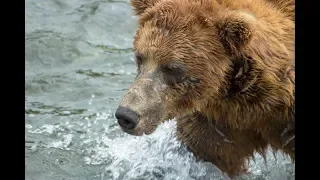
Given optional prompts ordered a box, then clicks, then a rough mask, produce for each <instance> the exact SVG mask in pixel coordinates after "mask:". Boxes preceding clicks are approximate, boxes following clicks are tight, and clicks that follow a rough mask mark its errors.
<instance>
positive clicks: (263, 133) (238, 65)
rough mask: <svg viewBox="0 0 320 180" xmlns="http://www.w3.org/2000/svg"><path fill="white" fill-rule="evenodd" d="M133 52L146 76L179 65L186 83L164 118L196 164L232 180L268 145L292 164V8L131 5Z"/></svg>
mask: <svg viewBox="0 0 320 180" xmlns="http://www.w3.org/2000/svg"><path fill="white" fill-rule="evenodd" d="M131 3H132V5H133V7H134V8H135V12H136V14H137V15H139V29H138V31H137V34H136V36H135V41H134V47H135V50H136V51H137V52H139V53H141V54H143V55H144V59H143V61H145V62H144V63H145V66H146V67H147V68H149V69H156V68H157V67H159V66H160V65H162V64H166V63H169V62H171V61H179V62H182V63H184V64H185V65H186V66H187V69H188V70H187V74H186V76H187V77H193V78H197V79H199V80H200V83H188V82H187V83H180V84H175V85H173V86H172V87H171V89H170V91H168V93H167V94H166V96H167V97H166V99H167V102H166V103H167V106H166V111H167V112H166V114H167V116H166V117H168V115H170V116H171V117H176V119H177V130H178V131H177V135H178V137H179V138H180V139H181V141H183V142H184V143H185V144H186V145H187V146H188V147H189V148H190V150H192V151H193V152H194V153H195V154H196V155H197V156H198V157H201V158H203V159H205V160H208V161H210V162H212V163H213V164H215V165H216V166H217V167H219V168H220V169H221V170H222V171H224V172H226V173H228V175H229V176H230V177H233V176H235V175H239V174H241V173H242V172H244V171H245V168H246V167H245V164H246V160H248V159H249V158H250V157H252V156H253V153H254V152H260V153H261V154H263V155H264V154H265V153H264V151H265V149H266V147H267V145H271V147H272V148H273V149H275V150H282V151H283V152H284V153H286V154H288V155H289V156H290V157H291V158H292V159H293V160H294V158H295V155H294V146H295V145H294V140H292V141H289V143H285V142H288V139H290V138H291V137H294V135H295V131H294V130H295V117H294V109H295V105H294V103H295V98H294V89H295V83H294V82H295V80H294V79H295V78H294V77H295V76H294V59H295V57H294V31H295V27H294V26H295V25H294V0H282V1H281V0H131Z"/></svg>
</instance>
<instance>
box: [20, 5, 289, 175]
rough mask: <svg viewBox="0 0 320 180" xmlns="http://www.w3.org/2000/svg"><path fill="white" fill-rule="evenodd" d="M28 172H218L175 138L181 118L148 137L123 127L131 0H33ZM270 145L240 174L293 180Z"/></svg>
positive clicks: (130, 65) (131, 72)
mask: <svg viewBox="0 0 320 180" xmlns="http://www.w3.org/2000/svg"><path fill="white" fill-rule="evenodd" d="M25 5H26V11H25V23H26V29H25V47H26V48H25V65H26V70H25V75H26V77H25V81H26V82H25V94H26V95H25V130H26V131H25V136H26V138H25V143H26V145H25V160H26V162H25V164H26V167H25V169H26V171H25V176H26V179H27V180H109V179H111V180H121V179H125V180H139V179H141V180H144V179H159V180H160V179H163V180H177V179H180V180H191V179H195V180H198V179H199V180H209V179H212V180H219V179H225V176H224V175H223V173H221V172H220V171H219V170H218V169H217V168H215V166H213V165H212V164H210V163H204V162H201V161H200V162H199V161H196V159H195V157H194V156H193V155H192V154H191V153H190V152H188V151H187V150H186V149H185V147H184V146H183V145H181V144H180V143H179V142H178V141H177V140H176V138H175V121H173V120H171V121H168V122H166V123H164V124H161V125H160V126H159V127H158V129H157V130H156V132H155V133H153V134H152V135H149V136H143V137H134V136H130V135H127V134H124V133H123V132H122V131H121V130H120V128H119V126H118V124H117V123H116V119H115V117H114V111H115V110H116V108H117V106H118V103H119V101H120V100H121V98H122V96H123V95H124V93H125V91H126V89H127V88H128V87H129V85H130V84H131V83H132V82H133V80H134V78H135V75H136V72H135V64H134V57H133V52H132V42H133V36H134V33H135V30H136V28H137V25H136V20H137V18H136V17H135V16H134V15H133V12H132V8H131V6H130V4H129V0H118V1H117V0H100V1H98V0H67V1H63V0H41V1H39V0H26V1H25ZM294 168H295V167H294V165H292V164H291V162H290V160H289V159H288V158H287V157H284V156H282V155H281V154H277V155H276V158H275V157H274V156H273V155H272V153H271V152H270V153H269V155H268V156H267V166H266V165H265V163H264V161H263V158H262V157H261V156H259V155H257V156H256V161H255V162H254V161H251V162H250V169H249V172H250V174H249V175H248V176H243V177H240V178H239V179H253V180H258V179H259V180H267V179H268V180H278V179H279V180H287V179H288V180H289V179H290V180H291V179H294V175H295V174H294Z"/></svg>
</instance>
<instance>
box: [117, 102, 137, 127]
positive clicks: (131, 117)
mask: <svg viewBox="0 0 320 180" xmlns="http://www.w3.org/2000/svg"><path fill="white" fill-rule="evenodd" d="M115 116H116V118H117V119H118V123H119V125H120V126H121V127H122V128H123V129H127V130H132V129H134V128H135V127H136V126H137V124H138V118H139V117H138V115H137V113H135V112H134V111H133V110H131V109H129V108H126V107H122V106H119V108H118V109H117V111H116V113H115Z"/></svg>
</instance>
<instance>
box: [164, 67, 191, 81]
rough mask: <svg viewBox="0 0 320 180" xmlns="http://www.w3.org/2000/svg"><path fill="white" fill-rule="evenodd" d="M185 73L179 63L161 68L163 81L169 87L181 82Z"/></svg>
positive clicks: (184, 69)
mask: <svg viewBox="0 0 320 180" xmlns="http://www.w3.org/2000/svg"><path fill="white" fill-rule="evenodd" d="M185 71H186V68H185V66H184V65H183V64H180V63H172V64H167V65H164V66H163V67H162V72H163V73H164V79H165V81H166V83H167V84H169V85H173V84H175V83H179V82H181V81H182V80H183V78H184V75H185Z"/></svg>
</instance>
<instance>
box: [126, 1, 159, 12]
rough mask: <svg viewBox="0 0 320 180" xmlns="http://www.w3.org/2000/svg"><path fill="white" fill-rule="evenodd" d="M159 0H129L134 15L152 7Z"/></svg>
mask: <svg viewBox="0 0 320 180" xmlns="http://www.w3.org/2000/svg"><path fill="white" fill-rule="evenodd" d="M158 1H160V0H131V5H132V6H133V8H134V11H135V13H136V15H141V14H142V13H144V11H145V10H146V9H147V8H150V7H152V6H153V5H155V4H156V3H157V2H158Z"/></svg>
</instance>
